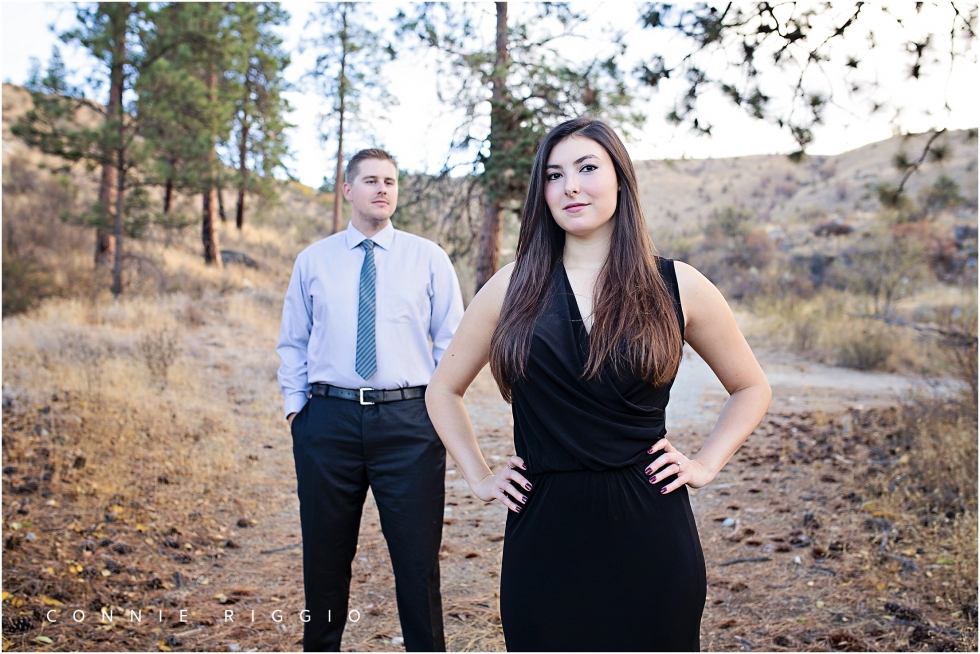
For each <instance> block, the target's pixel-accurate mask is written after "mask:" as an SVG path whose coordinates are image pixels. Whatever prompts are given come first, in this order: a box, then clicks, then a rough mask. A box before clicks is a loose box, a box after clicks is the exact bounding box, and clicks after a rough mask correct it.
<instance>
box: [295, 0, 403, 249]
mask: <svg viewBox="0 0 980 654" xmlns="http://www.w3.org/2000/svg"><path fill="white" fill-rule="evenodd" d="M370 19H371V15H370V14H369V13H368V12H367V10H366V8H365V5H364V4H362V3H353V2H337V3H324V4H321V5H320V7H319V9H318V11H317V12H316V13H314V14H313V15H312V16H311V17H310V19H309V21H308V22H307V28H309V27H310V26H312V25H317V26H318V27H319V33H318V34H317V35H316V36H314V37H311V38H310V39H308V40H307V41H306V45H307V47H311V48H313V49H314V51H315V52H316V53H317V58H316V63H315V65H314V67H313V69H312V70H311V71H309V73H308V77H309V78H310V79H312V80H313V82H314V86H315V88H316V90H317V92H318V93H319V94H321V95H322V96H323V97H324V98H326V99H327V100H328V101H330V102H332V103H333V106H332V111H331V112H329V113H325V114H323V116H321V124H320V130H321V135H322V136H323V139H324V140H325V141H331V140H333V139H336V142H337V167H336V173H335V176H334V210H333V233H336V232H339V231H340V228H341V218H342V209H343V200H342V196H341V187H342V186H343V183H344V138H345V136H346V135H348V134H349V132H350V131H351V128H352V127H353V128H354V129H357V125H358V123H357V122H355V121H353V118H354V117H358V116H359V117H360V118H361V122H363V123H367V122H368V121H367V120H365V119H364V116H365V107H364V106H363V105H362V103H361V101H362V99H370V100H372V101H374V102H375V103H376V104H378V105H379V106H381V107H382V108H388V107H390V106H391V105H392V104H394V98H393V97H391V96H390V95H389V94H388V92H387V91H386V90H385V88H384V78H383V77H382V75H381V67H382V65H383V64H384V62H385V61H390V60H392V59H394V58H395V50H394V48H393V47H392V46H391V45H390V44H386V43H385V42H384V40H383V39H382V37H381V35H380V34H378V33H376V32H373V31H372V30H370V29H369V28H368V27H367V26H366V24H367V22H368V21H369V20H370ZM352 123H353V124H352ZM345 130H346V131H345Z"/></svg>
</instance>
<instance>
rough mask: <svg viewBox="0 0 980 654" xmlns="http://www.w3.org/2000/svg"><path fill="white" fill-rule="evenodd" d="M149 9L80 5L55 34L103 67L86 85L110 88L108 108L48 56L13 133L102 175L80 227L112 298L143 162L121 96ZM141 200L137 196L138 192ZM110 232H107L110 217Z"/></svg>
mask: <svg viewBox="0 0 980 654" xmlns="http://www.w3.org/2000/svg"><path fill="white" fill-rule="evenodd" d="M151 13H152V12H151V10H150V8H149V5H148V3H124V2H107V3H99V4H96V5H80V6H79V8H78V11H77V14H76V17H77V20H78V25H77V26H76V27H75V28H74V29H72V30H69V31H68V32H65V33H64V34H62V35H61V39H62V41H64V42H66V43H78V44H79V45H81V46H83V47H84V48H85V49H87V50H88V51H89V52H90V53H91V54H92V55H93V56H94V57H95V59H97V60H98V61H99V62H100V64H101V67H100V68H99V69H97V70H96V71H93V73H92V76H91V77H90V79H89V80H88V81H89V85H90V86H98V85H100V84H104V83H105V82H108V86H109V98H108V104H107V105H106V106H102V105H100V104H98V103H97V102H93V101H91V100H89V99H88V98H86V97H85V96H84V95H83V92H82V90H81V89H79V88H73V87H70V86H69V85H68V83H67V81H66V71H65V68H64V64H63V62H62V61H61V59H60V56H54V57H52V61H51V65H50V67H49V69H48V74H47V75H46V76H45V77H44V78H43V79H39V78H38V76H37V75H33V76H32V79H31V81H30V82H29V83H28V90H29V91H30V92H31V98H32V100H33V102H34V106H33V108H32V109H31V110H30V111H28V112H27V113H26V114H25V116H24V117H23V119H22V120H21V121H19V122H18V123H17V124H16V125H14V126H13V129H12V131H13V133H14V134H15V135H17V136H19V137H20V138H22V139H23V140H24V141H26V142H27V143H29V144H31V145H34V146H37V147H39V148H40V149H41V151H42V152H45V153H46V154H52V155H55V156H58V157H61V158H63V159H65V160H67V161H69V162H79V161H81V162H84V163H85V164H86V165H87V166H88V167H89V168H96V167H98V168H100V169H101V183H100V188H99V201H98V203H97V204H96V206H95V207H94V208H93V212H92V215H90V216H89V217H88V219H87V220H86V222H89V223H90V224H94V225H96V226H97V231H96V255H95V258H96V263H97V264H98V263H99V262H104V261H107V260H108V259H109V258H110V256H111V259H112V262H113V266H112V271H113V272H112V292H113V294H114V295H117V296H118V295H119V294H120V293H121V292H122V256H123V252H122V237H123V232H124V227H125V226H126V222H127V220H126V201H125V190H126V188H127V187H129V186H130V185H131V184H135V185H139V183H140V182H139V180H138V179H136V178H131V177H130V173H131V171H132V170H133V168H134V167H137V166H139V165H140V163H141V162H142V161H143V160H144V157H145V155H144V152H143V150H142V148H141V147H140V145H139V144H138V143H137V142H135V137H136V133H137V127H138V122H137V121H136V120H135V119H134V116H133V113H134V112H133V107H126V106H124V104H123V100H124V97H125V92H126V90H127V89H130V88H132V83H133V80H134V79H135V78H137V77H138V75H139V71H140V69H141V67H142V66H144V65H145V64H146V62H147V58H146V56H145V55H146V53H145V50H144V48H143V41H144V36H145V33H144V28H145V24H146V21H147V20H148V18H149V16H150V15H151ZM83 114H87V115H94V116H96V119H95V121H96V125H94V126H90V125H88V124H87V122H88V120H89V119H87V118H83V117H82V115H83ZM137 197H141V194H137ZM110 215H112V216H113V220H112V221H111V224H112V225H113V230H112V232H111V234H110V233H109V232H108V229H107V228H108V226H109V224H110V220H109V216H110Z"/></svg>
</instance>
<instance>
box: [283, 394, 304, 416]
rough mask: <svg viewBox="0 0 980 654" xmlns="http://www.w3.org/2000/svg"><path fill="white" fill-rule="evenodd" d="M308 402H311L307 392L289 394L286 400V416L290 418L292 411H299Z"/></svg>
mask: <svg viewBox="0 0 980 654" xmlns="http://www.w3.org/2000/svg"><path fill="white" fill-rule="evenodd" d="M307 402H309V398H308V397H307V396H306V393H293V394H292V395H287V396H286V401H285V407H286V417H287V418H288V417H289V414H290V413H299V412H300V411H301V410H302V409H303V407H304V406H306V403H307Z"/></svg>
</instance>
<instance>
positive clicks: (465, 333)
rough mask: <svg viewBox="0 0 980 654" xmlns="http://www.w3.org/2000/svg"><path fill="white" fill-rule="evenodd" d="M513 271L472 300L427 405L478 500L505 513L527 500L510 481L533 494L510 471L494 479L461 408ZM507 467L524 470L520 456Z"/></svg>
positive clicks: (504, 271) (485, 358)
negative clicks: (495, 502) (499, 505)
mask: <svg viewBox="0 0 980 654" xmlns="http://www.w3.org/2000/svg"><path fill="white" fill-rule="evenodd" d="M512 270H513V264H510V265H507V266H504V267H503V268H501V269H500V270H499V271H498V272H497V274H495V275H494V276H493V277H492V278H490V280H489V281H488V282H487V283H486V284H485V285H484V287H483V288H482V289H481V290H480V292H479V293H477V294H476V297H474V298H473V301H472V302H470V306H469V307H467V309H466V312H465V313H464V314H463V319H462V320H461V321H460V323H459V327H458V328H457V329H456V334H455V335H454V336H453V340H452V341H451V342H450V343H449V347H448V348H446V352H445V353H444V354H443V356H442V359H441V360H440V362H439V366H438V367H437V368H436V371H435V373H434V374H433V375H432V379H431V380H430V381H429V387H428V389H427V390H426V392H425V405H426V408H427V409H428V411H429V418H430V419H431V420H432V425H433V426H434V427H435V429H436V432H437V433H438V434H439V438H441V439H442V442H443V444H445V446H446V449H447V450H448V451H449V454H450V455H451V456H452V457H453V460H455V461H456V465H457V467H459V470H460V472H461V473H462V474H463V478H464V479H466V482H467V483H468V484H469V486H470V488H471V489H472V490H473V492H474V493H475V494H476V495H477V497H479V498H480V499H482V500H483V501H485V502H489V501H492V500H494V499H496V500H500V501H501V502H502V503H503V504H504V505H506V506H507V507H508V508H509V509H511V510H514V511H520V505H521V504H523V503H524V501H526V499H525V496H524V495H523V494H522V493H521V492H519V491H518V490H517V489H516V488H514V486H513V484H511V483H510V482H512V481H513V482H516V483H517V484H518V485H520V487H521V488H524V489H526V490H527V491H529V490H531V486H530V484H529V483H528V481H527V479H525V478H524V477H523V476H521V475H520V473H518V472H517V471H516V470H514V469H513V468H510V467H508V468H504V469H503V470H501V471H499V472H498V473H497V474H496V475H494V473H493V471H492V470H490V466H488V465H487V461H486V459H485V458H484V456H483V453H482V452H481V451H480V446H479V444H478V442H477V440H476V434H475V433H474V431H473V425H472V424H471V423H470V417H469V414H468V413H467V412H466V407H465V406H464V404H463V394H464V393H466V389H467V388H469V386H470V384H471V383H473V380H474V379H475V378H476V376H477V374H479V372H480V370H482V369H483V367H484V366H485V365H487V363H488V362H489V360H490V339H491V338H492V337H493V332H494V330H495V329H496V328H497V322H498V321H499V319H500V308H501V306H503V303H504V296H505V295H506V293H507V286H508V284H509V283H510V275H511V272H512ZM511 464H512V465H513V466H517V467H521V468H523V467H524V462H523V461H521V460H520V458H519V457H512V458H511Z"/></svg>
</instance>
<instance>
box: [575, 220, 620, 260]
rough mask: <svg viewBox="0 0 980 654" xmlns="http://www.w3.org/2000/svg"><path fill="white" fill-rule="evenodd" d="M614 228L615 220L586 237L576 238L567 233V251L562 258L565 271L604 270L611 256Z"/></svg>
mask: <svg viewBox="0 0 980 654" xmlns="http://www.w3.org/2000/svg"><path fill="white" fill-rule="evenodd" d="M614 226H615V220H610V221H609V222H607V223H605V224H604V225H603V226H602V227H600V228H599V229H597V230H595V231H594V232H592V233H590V234H588V235H586V236H576V235H574V234H570V233H568V232H566V233H565V251H564V253H563V256H562V259H563V262H564V264H565V269H566V270H567V269H569V268H577V269H584V270H598V269H600V268H602V265H603V264H604V263H605V262H606V257H607V256H608V255H609V248H610V246H611V244H612V233H613V227H614Z"/></svg>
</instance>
